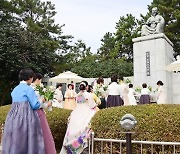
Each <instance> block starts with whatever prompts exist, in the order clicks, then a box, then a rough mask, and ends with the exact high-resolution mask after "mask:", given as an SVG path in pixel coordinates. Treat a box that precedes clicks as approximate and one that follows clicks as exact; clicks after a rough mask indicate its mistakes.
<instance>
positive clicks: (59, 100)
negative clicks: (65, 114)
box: [52, 83, 63, 108]
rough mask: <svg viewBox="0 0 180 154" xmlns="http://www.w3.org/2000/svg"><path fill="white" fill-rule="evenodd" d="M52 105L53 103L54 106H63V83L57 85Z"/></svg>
mask: <svg viewBox="0 0 180 154" xmlns="http://www.w3.org/2000/svg"><path fill="white" fill-rule="evenodd" d="M52 105H53V107H58V108H63V94H62V84H61V83H60V84H58V85H57V86H56V90H55V95H54V99H53V104H52Z"/></svg>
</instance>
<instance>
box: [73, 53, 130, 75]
mask: <svg viewBox="0 0 180 154" xmlns="http://www.w3.org/2000/svg"><path fill="white" fill-rule="evenodd" d="M71 71H72V72H75V73H77V74H78V75H80V76H82V77H87V78H88V77H95V78H96V77H99V76H103V77H106V78H108V77H110V76H111V75H112V74H118V75H119V76H122V75H123V76H132V75H133V64H132V63H130V62H129V63H128V62H126V61H124V60H123V59H107V60H103V61H98V60H97V59H96V58H95V57H94V56H92V57H87V58H86V59H84V60H83V61H82V62H79V63H77V64H76V65H73V66H72V68H71Z"/></svg>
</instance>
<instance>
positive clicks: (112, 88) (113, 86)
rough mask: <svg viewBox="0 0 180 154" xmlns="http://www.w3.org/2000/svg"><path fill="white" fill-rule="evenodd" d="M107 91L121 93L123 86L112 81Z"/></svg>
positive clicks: (110, 93) (109, 93)
mask: <svg viewBox="0 0 180 154" xmlns="http://www.w3.org/2000/svg"><path fill="white" fill-rule="evenodd" d="M107 91H108V95H121V87H120V85H118V84H117V83H116V82H112V83H111V84H110V85H109V86H108V90H107Z"/></svg>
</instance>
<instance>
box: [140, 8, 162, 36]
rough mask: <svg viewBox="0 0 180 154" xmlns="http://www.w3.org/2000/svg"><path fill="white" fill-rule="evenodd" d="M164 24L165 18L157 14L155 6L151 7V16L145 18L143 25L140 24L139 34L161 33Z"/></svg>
mask: <svg viewBox="0 0 180 154" xmlns="http://www.w3.org/2000/svg"><path fill="white" fill-rule="evenodd" d="M164 24H165V20H164V18H163V17H162V16H161V15H159V14H158V9H157V7H154V8H152V13H151V17H150V18H149V19H148V20H147V22H146V23H145V25H143V26H142V29H141V36H146V35H151V34H158V33H163V32H164Z"/></svg>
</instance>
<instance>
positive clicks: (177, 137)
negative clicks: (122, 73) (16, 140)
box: [0, 104, 180, 154]
mask: <svg viewBox="0 0 180 154" xmlns="http://www.w3.org/2000/svg"><path fill="white" fill-rule="evenodd" d="M9 108H10V106H3V107H0V125H1V124H2V123H4V121H5V117H6V115H7V112H8V110H9ZM70 113H71V111H70V110H65V109H57V108H53V111H52V112H47V115H46V116H47V119H48V122H49V125H50V128H51V131H52V134H53V137H54V140H55V144H56V148H57V151H59V150H60V148H61V146H62V142H63V138H64V134H65V132H66V128H67V121H68V117H69V115H70ZM126 113H130V114H133V115H134V116H135V118H136V120H137V121H138V124H137V126H136V127H135V129H134V130H132V131H134V132H135V134H133V135H132V139H133V140H143V141H169V142H173V141H174V142H175V141H176V142H180V105H157V104H152V105H137V106H121V107H112V108H108V109H103V110H100V111H99V112H98V113H97V114H96V115H95V116H94V117H93V118H92V121H91V126H92V129H93V131H94V132H95V137H99V138H113V139H125V134H124V133H122V132H124V130H123V129H122V128H121V127H120V123H119V122H120V120H121V118H122V116H123V115H124V114H126ZM96 145H98V144H96ZM113 145H114V144H113ZM118 146H119V145H118ZM113 148H114V150H117V148H118V147H117V146H116V144H115V146H114V147H113ZM135 148H136V147H135ZM170 149H172V148H170ZM95 150H96V153H97V154H98V153H99V147H98V146H96V149H95ZM108 150H109V144H107V145H105V146H104V151H105V153H106V152H107V153H109V152H108ZM155 150H156V151H157V153H158V150H159V149H158V148H156V149H155ZM146 152H147V151H146ZM146 152H144V153H146ZM179 152H180V151H179ZM147 153H148V152H147ZM170 153H171V152H170Z"/></svg>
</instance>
